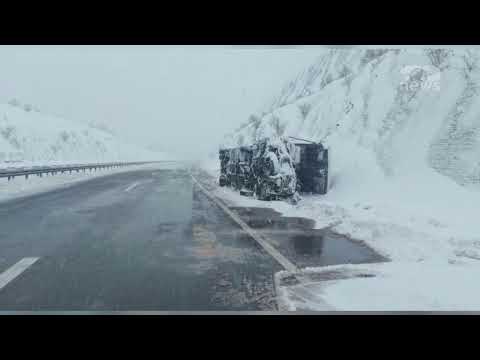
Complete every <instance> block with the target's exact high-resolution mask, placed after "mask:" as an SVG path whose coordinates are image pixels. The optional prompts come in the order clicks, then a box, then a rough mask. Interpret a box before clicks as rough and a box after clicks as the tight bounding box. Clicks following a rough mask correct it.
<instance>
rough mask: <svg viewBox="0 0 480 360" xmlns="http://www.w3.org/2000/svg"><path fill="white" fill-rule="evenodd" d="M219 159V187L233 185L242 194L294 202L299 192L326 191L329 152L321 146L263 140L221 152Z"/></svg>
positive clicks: (283, 139)
mask: <svg viewBox="0 0 480 360" xmlns="http://www.w3.org/2000/svg"><path fill="white" fill-rule="evenodd" d="M219 158H220V168H221V174H220V179H219V184H220V186H232V187H233V188H235V189H236V190H239V191H240V193H241V194H243V195H255V196H256V197H257V198H258V199H260V200H280V199H290V200H293V201H296V200H297V199H298V192H300V191H301V192H308V193H314V194H325V193H326V192H327V187H328V150H327V149H325V148H324V147H323V146H322V145H321V144H316V143H305V142H304V141H303V142H297V143H293V142H291V141H289V140H288V139H287V138H280V139H263V140H261V141H258V142H256V143H255V144H253V145H250V146H240V147H236V148H230V149H221V150H220V151H219Z"/></svg>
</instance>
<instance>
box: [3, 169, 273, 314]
mask: <svg viewBox="0 0 480 360" xmlns="http://www.w3.org/2000/svg"><path fill="white" fill-rule="evenodd" d="M0 219H1V220H0V221H1V224H0V225H1V226H0V273H2V272H4V271H5V270H6V269H8V268H10V267H11V266H12V265H14V264H15V263H17V262H18V261H19V260H21V259H22V258H26V257H38V258H39V260H38V261H37V262H36V263H34V264H33V265H32V266H31V267H29V268H28V269H27V270H26V271H25V272H23V273H22V274H21V275H20V276H18V277H17V278H15V279H14V280H12V281H11V282H9V283H8V284H7V285H6V286H5V287H3V288H2V289H0V311H13V310H17V311H31V310H41V311H49V310H56V311H151V310H156V311H183V310H190V311H203V310H220V311H221V310H274V309H275V306H276V303H275V299H274V289H273V274H274V272H276V271H278V270H281V268H280V266H279V265H278V264H277V263H276V262H275V261H274V260H273V259H272V258H271V257H269V255H267V254H266V253H264V252H263V250H262V249H260V248H259V247H258V246H257V245H256V244H255V243H254V242H253V240H252V239H250V238H249V237H248V236H246V235H245V234H243V233H242V232H241V231H239V227H238V226H237V225H236V224H235V223H234V222H233V221H232V220H230V218H229V217H228V216H227V215H225V214H224V213H223V212H222V210H221V209H219V208H218V207H216V206H215V205H213V204H212V203H211V202H210V201H209V200H208V199H207V198H206V197H205V196H204V195H203V194H202V193H201V192H199V191H197V190H195V189H194V187H193V184H192V180H191V178H190V176H189V174H188V172H187V171H186V170H184V169H181V168H179V169H175V170H161V169H159V170H138V171H132V172H125V173H120V174H115V175H111V176H105V177H101V178H96V179H92V180H90V181H87V182H84V183H80V184H77V185H74V186H73V187H70V188H67V189H60V190H56V191H52V192H49V193H44V194H39V195H35V196H31V197H28V198H25V199H22V200H15V201H11V202H8V203H0Z"/></svg>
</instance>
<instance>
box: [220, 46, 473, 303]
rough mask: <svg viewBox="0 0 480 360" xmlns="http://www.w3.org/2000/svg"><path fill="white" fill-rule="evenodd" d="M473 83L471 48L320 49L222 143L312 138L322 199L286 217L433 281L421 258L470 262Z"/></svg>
mask: <svg viewBox="0 0 480 360" xmlns="http://www.w3.org/2000/svg"><path fill="white" fill-rule="evenodd" d="M479 85H480V52H479V51H478V50H449V49H448V50H447V49H425V50H421V49H409V50H387V49H378V50H373V49H351V50H348V49H335V50H326V51H325V53H324V54H323V55H322V56H320V57H319V58H318V61H317V62H316V63H315V64H313V65H312V66H311V67H309V68H308V69H306V70H305V71H304V72H303V73H302V74H300V75H299V76H298V77H297V79H295V80H294V81H292V82H290V83H289V84H287V86H286V87H285V88H284V89H283V91H282V92H281V94H280V96H279V97H277V98H276V99H275V100H274V101H273V102H272V105H271V106H270V108H269V109H268V110H267V111H265V112H264V113H263V114H262V115H261V116H259V115H257V116H251V117H250V119H249V121H248V122H247V123H246V124H244V125H242V126H241V127H240V128H239V129H237V131H235V132H234V133H232V134H230V135H228V136H227V137H226V140H225V144H224V145H226V146H228V145H232V144H235V145H237V144H248V143H251V142H253V141H255V140H256V139H259V138H262V137H265V136H282V135H290V136H295V137H299V138H306V139H312V140H316V141H321V142H322V143H323V144H325V145H326V146H327V147H328V148H329V155H330V189H329V192H328V193H327V195H326V196H305V197H304V200H303V201H302V202H300V203H299V205H298V206H296V207H290V208H289V210H287V212H288V213H292V214H293V213H295V214H296V216H308V217H310V218H313V219H316V220H318V224H317V226H318V227H321V226H323V225H324V224H326V223H330V224H331V223H338V225H337V226H335V227H334V228H333V229H334V230H335V231H337V232H339V233H342V234H347V235H349V236H351V237H352V238H354V239H358V240H361V241H364V242H365V243H367V244H368V245H370V246H372V247H373V248H375V249H376V250H378V251H379V252H380V253H381V254H383V255H386V256H388V257H389V258H390V259H391V260H393V261H394V262H395V263H396V262H398V266H399V267H400V268H403V269H406V268H408V266H410V265H407V264H416V263H417V262H420V263H418V265H412V266H413V267H414V268H417V269H419V270H418V271H419V272H422V271H421V270H420V269H426V270H425V272H424V274H423V277H422V278H421V279H423V280H425V281H427V282H428V281H430V282H431V281H438V277H439V276H443V275H444V273H440V272H439V273H438V274H436V273H435V270H434V269H437V268H439V267H441V265H438V266H437V267H434V268H432V271H429V270H427V265H425V264H427V263H430V261H441V262H442V263H444V264H446V265H445V266H446V267H445V268H444V269H443V270H442V271H447V272H448V271H450V270H449V269H451V266H448V264H449V262H456V261H458V260H468V259H476V260H480V225H479V223H478V214H480V96H479V95H480V92H479V88H478V86H479ZM222 191H227V192H228V190H222ZM232 196H233V195H232ZM271 206H273V207H279V209H278V210H279V211H282V209H280V208H284V205H283V204H282V205H280V204H278V203H276V202H274V203H272V204H271ZM284 211H285V209H284ZM299 214H301V215H299ZM287 215H288V214H287ZM424 261H426V262H425V263H424ZM468 264H469V265H465V267H471V266H474V265H471V263H470V262H468ZM385 266H387V265H385ZM389 266H390V265H389ZM391 266H396V265H391ZM475 268H476V267H475ZM385 269H387V267H385ZM455 269H456V268H455ZM385 271H387V270H385ZM451 271H452V274H457V273H454V272H455V271H456V270H454V269H453V268H452V270H451ZM465 271H466V272H468V271H469V270H465ZM399 273H400V271H399ZM430 275H431V276H432V277H430V278H429V276H430ZM392 276H393V275H392ZM392 278H393V279H397V278H398V279H399V280H398V281H399V284H400V282H401V281H403V280H401V279H402V278H401V275H398V276H397V275H395V276H394V277H392ZM434 278H435V279H437V280H434ZM446 280H447V281H448V280H452V276H449V277H447V278H446ZM345 281H346V280H345ZM348 281H351V282H352V283H354V282H357V281H360V280H358V279H352V280H348ZM369 281H371V282H372V283H373V282H374V283H375V284H377V285H378V286H380V287H381V284H382V283H381V282H379V281H378V279H377V278H372V279H371V280H369ZM405 281H406V280H405ZM419 281H420V278H419ZM474 284H475V282H472V283H471V286H474ZM345 286H346V285H345ZM452 286H453V285H452ZM443 287H444V289H438V291H439V293H433V294H432V296H437V295H438V296H439V299H440V300H439V301H440V302H441V303H442V301H443V300H442V299H444V297H443V295H444V293H443V292H444V291H447V292H449V291H451V290H448V289H449V287H450V282H448V284H446V283H444V284H443ZM445 287H447V288H446V289H445ZM381 288H382V289H384V290H385V291H387V288H386V287H381ZM332 291H333V290H332ZM464 296H468V294H466V293H465V294H464ZM445 299H446V300H445V301H446V303H445V304H447V303H448V301H447V300H448V298H445ZM370 300H371V301H374V300H373V298H370ZM412 301H415V300H412ZM472 301H474V300H472ZM476 303H477V304H478V305H479V306H478V307H477V310H478V309H480V298H479V297H477V302H476ZM371 304H372V307H374V303H373V302H372V303H371ZM419 304H420V303H419ZM419 304H417V305H419ZM442 304H443V303H442ZM352 307H354V304H352ZM440 307H441V306H440Z"/></svg>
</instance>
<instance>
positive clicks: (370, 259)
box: [231, 207, 388, 267]
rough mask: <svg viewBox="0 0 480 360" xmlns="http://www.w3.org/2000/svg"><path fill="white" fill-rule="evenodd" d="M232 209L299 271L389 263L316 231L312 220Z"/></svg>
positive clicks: (332, 234)
mask: <svg viewBox="0 0 480 360" xmlns="http://www.w3.org/2000/svg"><path fill="white" fill-rule="evenodd" d="M231 209H232V210H234V211H235V212H236V213H237V214H238V215H239V216H240V217H241V218H242V220H243V221H245V222H246V223H247V224H248V225H249V226H250V227H251V228H253V229H255V230H256V231H257V232H260V233H261V234H262V235H264V236H265V238H266V239H267V240H268V241H269V242H270V243H271V244H272V245H273V246H275V247H276V248H277V249H278V250H279V251H280V252H281V253H282V254H283V255H285V256H287V258H289V259H290V260H292V261H293V262H294V263H295V264H296V265H297V266H299V267H309V266H326V265H338V264H361V263H375V262H383V261H388V259H386V258H385V257H383V256H381V255H379V254H378V253H376V252H375V251H374V250H373V249H371V248H370V247H368V246H366V245H365V244H363V243H362V242H360V241H355V240H352V239H350V238H349V237H347V236H344V235H341V234H338V233H335V232H333V231H332V230H330V229H314V226H315V221H314V220H311V219H306V218H300V217H284V216H281V214H280V213H278V212H276V211H274V210H272V209H269V208H255V207H246V208H243V207H232V208H231ZM239 236H241V235H240V234H239ZM244 236H245V235H244Z"/></svg>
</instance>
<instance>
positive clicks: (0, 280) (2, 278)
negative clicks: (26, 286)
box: [0, 257, 39, 290]
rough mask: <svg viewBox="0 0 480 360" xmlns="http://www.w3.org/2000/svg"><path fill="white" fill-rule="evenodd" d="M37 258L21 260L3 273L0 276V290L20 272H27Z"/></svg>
mask: <svg viewBox="0 0 480 360" xmlns="http://www.w3.org/2000/svg"><path fill="white" fill-rule="evenodd" d="M38 259H39V258H38V257H28V258H23V259H22V260H20V261H19V262H17V263H16V264H15V265H13V266H12V267H10V268H8V269H7V270H5V271H4V272H3V273H1V274H0V290H1V289H2V288H3V287H4V286H5V285H7V284H8V283H9V282H10V281H12V280H13V279H15V278H16V277H17V276H18V275H20V274H21V273H22V272H24V271H25V270H27V269H28V268H29V267H30V266H32V265H33V264H34V263H35V261H37V260H38Z"/></svg>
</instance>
